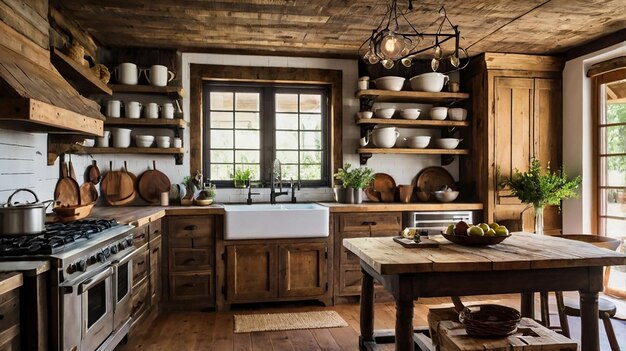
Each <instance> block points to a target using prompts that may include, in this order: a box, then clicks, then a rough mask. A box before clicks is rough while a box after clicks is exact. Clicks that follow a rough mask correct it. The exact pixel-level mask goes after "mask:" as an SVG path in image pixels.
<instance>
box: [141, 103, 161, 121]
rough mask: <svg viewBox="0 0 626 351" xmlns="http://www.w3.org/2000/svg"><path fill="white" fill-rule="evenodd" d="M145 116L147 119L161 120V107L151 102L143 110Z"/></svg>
mask: <svg viewBox="0 0 626 351" xmlns="http://www.w3.org/2000/svg"><path fill="white" fill-rule="evenodd" d="M143 116H144V117H146V118H159V105H157V103H156V102H149V103H147V104H146V106H144V108H143Z"/></svg>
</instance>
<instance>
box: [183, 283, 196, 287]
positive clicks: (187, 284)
mask: <svg viewBox="0 0 626 351" xmlns="http://www.w3.org/2000/svg"><path fill="white" fill-rule="evenodd" d="M183 286H184V287H185V288H194V287H195V286H196V284H194V283H186V284H183Z"/></svg>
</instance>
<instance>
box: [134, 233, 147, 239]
mask: <svg viewBox="0 0 626 351" xmlns="http://www.w3.org/2000/svg"><path fill="white" fill-rule="evenodd" d="M145 237H146V234H145V233H144V234H141V235H137V236H136V237H135V239H144V238H145Z"/></svg>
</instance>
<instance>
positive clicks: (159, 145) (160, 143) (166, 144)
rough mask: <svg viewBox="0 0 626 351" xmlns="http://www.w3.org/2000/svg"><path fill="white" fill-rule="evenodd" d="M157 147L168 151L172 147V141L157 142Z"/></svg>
mask: <svg viewBox="0 0 626 351" xmlns="http://www.w3.org/2000/svg"><path fill="white" fill-rule="evenodd" d="M157 146H158V147H160V148H163V149H167V148H168V147H170V141H169V140H167V141H165V140H157Z"/></svg>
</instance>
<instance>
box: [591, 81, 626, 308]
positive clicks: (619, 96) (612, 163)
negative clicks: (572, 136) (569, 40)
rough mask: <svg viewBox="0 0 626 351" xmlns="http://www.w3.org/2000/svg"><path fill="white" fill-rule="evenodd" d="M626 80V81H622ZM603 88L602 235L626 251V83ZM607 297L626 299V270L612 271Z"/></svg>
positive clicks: (600, 134) (600, 138)
mask: <svg viewBox="0 0 626 351" xmlns="http://www.w3.org/2000/svg"><path fill="white" fill-rule="evenodd" d="M622 78H626V77H622ZM598 87H599V96H600V99H599V102H600V104H599V108H600V111H599V112H600V113H599V117H600V120H599V123H598V148H599V150H598V167H599V169H598V173H597V174H598V183H599V184H598V231H599V234H600V235H604V236H608V237H612V238H616V239H618V240H620V241H621V242H622V244H621V246H620V247H619V248H618V250H619V251H621V252H625V251H626V245H625V242H626V79H620V80H616V81H609V82H606V83H604V84H600V85H598ZM605 288H606V291H607V293H611V294H614V295H620V296H626V266H620V267H611V268H610V269H609V270H608V274H607V276H606V277H605Z"/></svg>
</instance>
